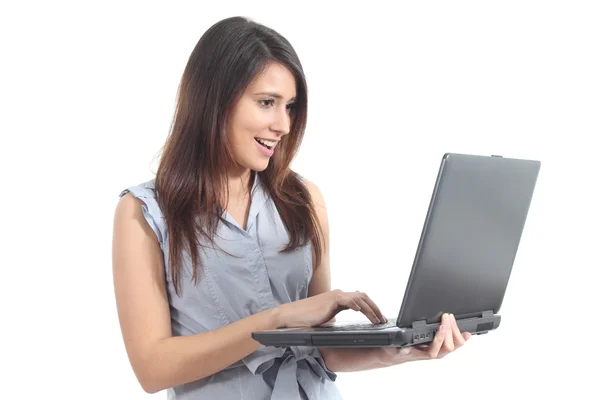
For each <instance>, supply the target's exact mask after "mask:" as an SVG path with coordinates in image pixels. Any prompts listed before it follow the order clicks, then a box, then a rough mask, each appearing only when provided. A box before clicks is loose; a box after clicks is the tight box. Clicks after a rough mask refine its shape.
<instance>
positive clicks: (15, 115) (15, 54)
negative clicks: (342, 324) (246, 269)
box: [0, 0, 600, 399]
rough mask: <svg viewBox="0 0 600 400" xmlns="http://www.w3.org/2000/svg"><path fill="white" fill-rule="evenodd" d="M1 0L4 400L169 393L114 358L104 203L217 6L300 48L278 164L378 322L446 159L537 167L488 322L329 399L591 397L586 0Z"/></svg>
mask: <svg viewBox="0 0 600 400" xmlns="http://www.w3.org/2000/svg"><path fill="white" fill-rule="evenodd" d="M15 4H17V2H14V3H9V2H3V3H2V6H1V8H0V41H1V46H0V52H1V53H0V57H1V58H2V62H1V63H0V68H1V73H0V106H1V108H0V113H1V114H0V115H1V126H0V134H1V141H0V154H1V158H0V166H1V169H0V171H1V172H0V173H1V174H2V175H1V189H0V190H2V195H1V197H0V198H1V200H0V201H1V202H2V204H1V209H0V210H1V212H2V218H1V221H2V230H1V232H2V240H1V243H2V258H1V259H0V260H1V263H2V279H1V280H0V282H1V283H2V290H1V291H0V296H1V307H2V325H1V326H2V328H1V329H0V335H1V341H0V343H1V344H0V346H2V351H1V355H0V364H1V368H2V371H4V372H3V373H2V374H3V377H2V386H1V387H0V398H19V399H21V398H22V399H41V398H50V397H52V398H54V397H56V398H63V399H145V398H157V399H161V398H165V394H164V393H159V394H156V395H148V394H146V393H144V392H143V391H142V389H141V388H140V386H139V384H138V383H137V381H136V379H135V377H134V375H133V372H132V370H131V367H130V366H129V363H128V360H127V357H126V354H125V349H124V346H123V343H122V339H121V336H120V328H119V324H118V320H117V316H116V309H115V303H114V294H113V287H112V271H111V254H110V253H111V239H112V237H111V236H112V219H113V213H114V208H115V205H116V204H117V201H118V194H119V192H120V191H121V190H122V189H123V188H125V187H128V186H130V185H134V184H137V183H140V182H142V181H145V180H147V179H150V178H152V177H153V172H154V171H155V170H156V165H157V160H156V156H157V154H158V151H159V150H160V147H161V146H162V144H163V142H164V139H165V138H166V135H167V132H168V128H169V124H170V122H171V118H172V116H173V111H174V105H175V93H176V89H177V85H178V82H179V79H180V77H181V74H182V72H183V69H184V67H185V63H186V62H187V58H188V56H189V54H190V52H191V51H192V49H193V47H194V46H195V44H196V42H197V41H198V39H199V38H200V36H201V35H202V34H203V33H204V31H206V29H208V28H209V27H210V25H212V24H213V23H215V22H217V21H218V20H220V19H221V18H225V17H229V16H233V15H243V16H248V17H250V18H252V19H254V20H256V21H257V22H261V23H264V24H266V25H268V26H270V27H272V28H274V29H276V30H278V31H279V32H280V33H282V34H283V35H284V36H286V37H287V38H288V39H289V40H290V41H291V43H292V45H293V46H294V47H295V49H296V50H297V52H298V54H299V56H300V58H301V61H302V63H303V65H304V68H305V72H306V75H307V80H308V85H309V105H310V109H309V123H308V128H307V134H306V138H305V141H304V143H303V146H302V148H301V151H300V154H299V155H298V157H297V158H296V160H295V162H294V164H293V168H294V169H295V170H296V171H298V172H300V173H301V174H303V175H304V176H306V177H307V178H309V179H311V180H313V181H314V182H315V183H317V185H319V186H320V188H321V190H322V191H323V193H324V195H325V199H326V202H327V205H328V208H329V218H330V224H331V241H332V273H333V285H334V287H336V288H342V289H345V290H357V289H359V290H362V291H365V292H367V293H368V294H370V295H371V297H372V298H374V299H375V301H376V302H377V303H378V304H379V305H380V306H381V308H382V309H383V311H384V313H385V314H386V315H388V316H392V317H393V316H394V315H395V314H396V313H397V312H398V309H399V306H400V302H401V299H402V295H403V292H404V285H405V283H406V279H407V277H408V274H409V272H410V268H411V265H412V261H413V257H414V252H415V249H416V246H417V242H418V238H419V235H420V231H421V228H422V224H423V219H424V217H425V212H426V209H427V206H428V202H429V199H430V195H431V190H432V188H433V184H434V180H435V176H436V173H437V168H438V166H439V161H440V158H441V156H442V155H443V154H444V153H445V152H462V153H473V154H483V155H490V154H501V155H504V156H507V157H521V158H532V159H538V160H541V161H542V168H541V171H540V175H539V179H538V185H537V187H536V191H535V194H534V198H533V202H532V204H531V209H530V213H529V217H528V220H527V223H526V226H525V231H524V234H523V237H522V241H521V246H520V248H519V253H518V256H517V259H516V262H515V265H514V269H513V274H512V276H511V281H510V285H509V288H508V291H507V293H506V296H505V300H504V303H503V306H502V309H501V314H502V316H503V321H502V325H501V327H500V328H499V329H498V330H497V331H495V332H493V333H490V334H488V335H484V336H481V337H476V338H473V340H472V341H471V342H470V343H469V344H468V345H467V346H466V347H464V348H463V349H461V350H460V351H458V352H456V353H454V354H451V355H450V356H448V357H447V358H445V359H443V360H439V361H423V362H418V363H410V364H405V365H401V366H396V367H392V368H388V369H381V370H374V371H368V372H358V373H351V374H340V375H339V378H338V384H339V388H340V391H341V392H342V394H343V395H344V396H345V398H346V399H362V398H365V396H372V395H375V394H379V395H383V394H387V395H386V398H411V397H414V396H423V395H426V396H427V397H434V396H436V397H438V398H450V399H455V398H456V399H458V398H465V397H475V398H486V399H500V398H507V397H508V396H509V395H511V396H512V395H514V396H519V397H524V396H531V397H535V398H542V397H547V396H553V397H554V395H556V396H558V397H560V396H570V395H573V396H574V397H583V398H590V397H594V396H597V386H596V380H597V378H598V367H597V363H598V356H599V353H598V348H599V346H598V339H597V338H598V335H599V334H600V324H599V323H598V319H599V316H598V315H597V310H598V305H599V303H600V302H599V301H598V294H597V292H598V291H597V281H596V279H597V277H598V268H599V267H600V262H599V261H598V241H599V239H600V235H599V234H598V225H599V223H600V218H599V212H598V184H599V180H598V171H599V169H600V168H599V167H598V165H599V164H598V161H597V160H596V156H597V154H598V150H597V145H595V144H593V143H595V142H596V140H595V139H596V136H597V135H598V133H599V128H600V118H599V111H600V24H599V23H598V21H599V20H600V10H599V6H598V5H597V3H596V2H582V1H563V2H558V1H536V2H533V1H523V0H520V1H502V2H499V1H495V2H490V1H469V2H467V1H443V2H441V1H440V2H434V1H428V2H410V3H409V2H406V3H400V4H398V3H397V2H395V3H394V5H393V6H392V5H391V3H390V4H386V3H380V2H376V1H369V2H363V3H356V4H354V3H353V4H352V5H351V4H349V3H348V2H338V3H333V2H323V1H322V2H319V3H318V5H313V4H306V3H304V2H262V3H257V2H247V3H240V4H234V3H231V2H225V1H221V2H177V3H175V2H166V1H165V2H162V3H156V2H138V3H133V2H125V1H123V2H112V3H111V2H106V1H105V2H97V3H95V4H94V3H92V2H73V3H71V4H67V3H64V2H61V3H60V4H58V3H57V2H41V1H39V2H19V3H18V6H17V5H15ZM15 7H17V8H15ZM354 317H356V314H348V312H345V313H343V314H342V315H341V316H340V318H341V319H346V318H354ZM367 398H368V397H367ZM417 398H419V397H417Z"/></svg>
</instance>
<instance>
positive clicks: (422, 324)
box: [412, 320, 427, 329]
mask: <svg viewBox="0 0 600 400" xmlns="http://www.w3.org/2000/svg"><path fill="white" fill-rule="evenodd" d="M425 325H427V321H425V320H422V321H415V322H413V323H412V327H413V329H415V328H420V327H422V326H425Z"/></svg>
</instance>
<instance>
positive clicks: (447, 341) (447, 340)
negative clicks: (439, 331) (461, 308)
mask: <svg viewBox="0 0 600 400" xmlns="http://www.w3.org/2000/svg"><path fill="white" fill-rule="evenodd" d="M442 319H443V321H442V324H443V325H445V326H446V336H445V337H444V350H446V351H447V352H451V351H454V338H453V333H452V323H451V322H450V319H451V318H450V314H444V316H443V317H442Z"/></svg>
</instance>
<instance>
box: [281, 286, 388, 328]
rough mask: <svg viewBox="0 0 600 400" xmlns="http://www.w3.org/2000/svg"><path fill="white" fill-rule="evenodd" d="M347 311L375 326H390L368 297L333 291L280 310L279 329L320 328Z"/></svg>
mask: <svg viewBox="0 0 600 400" xmlns="http://www.w3.org/2000/svg"><path fill="white" fill-rule="evenodd" d="M347 309H352V310H354V311H360V312H362V313H363V314H364V315H365V316H366V317H367V318H368V319H369V320H370V321H371V322H372V323H374V324H380V323H384V322H387V319H386V318H385V317H384V316H383V315H382V314H381V310H379V307H377V305H376V304H375V303H374V302H373V300H371V299H370V298H369V296H367V295H366V294H365V293H362V292H343V291H341V290H332V291H329V292H325V293H321V294H318V295H316V296H312V297H308V298H306V299H302V300H298V301H294V302H292V303H286V304H282V305H280V306H278V307H277V311H278V320H279V323H278V325H279V327H281V328H297V327H307V326H318V325H321V324H324V323H326V322H328V321H330V320H331V319H332V318H333V317H335V316H336V315H337V314H338V313H339V312H340V311H343V310H347Z"/></svg>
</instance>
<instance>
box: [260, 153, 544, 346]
mask: <svg viewBox="0 0 600 400" xmlns="http://www.w3.org/2000/svg"><path fill="white" fill-rule="evenodd" d="M540 165H541V163H540V162H539V161H536V160H524V159H515V158H506V157H502V156H497V155H493V156H481V155H470V154H457V153H447V154H445V155H444V156H443V157H442V161H441V165H440V168H439V171H438V175H437V179H436V182H435V186H434V189H433V195H432V196H431V200H430V204H429V209H428V211H427V216H426V218H425V223H424V226H423V229H422V232H421V238H420V241H419V244H418V247H417V251H416V255H415V258H414V262H413V266H412V270H411V273H410V276H409V279H408V282H407V284H406V289H405V292H404V298H403V300H402V304H401V306H400V311H399V313H398V317H397V318H393V319H390V318H388V322H387V323H385V324H372V323H370V322H360V323H352V322H330V323H326V324H324V325H321V326H315V327H300V328H280V329H276V330H268V331H262V332H253V333H252V337H253V338H254V339H255V340H256V341H258V342H259V343H261V344H263V345H265V346H274V347H288V346H318V347H383V346H394V347H399V348H401V347H407V346H413V345H419V344H427V343H429V342H431V341H432V340H433V338H434V336H435V333H436V331H437V329H438V327H439V325H440V323H441V317H442V314H443V313H446V312H447V313H453V314H454V316H455V318H456V321H457V325H458V327H459V329H460V330H461V331H462V332H471V334H474V335H480V334H485V333H488V332H490V331H493V330H495V329H497V328H498V327H499V325H500V320H501V316H500V315H499V311H500V307H501V305H502V301H503V298H504V294H505V292H506V288H507V285H508V281H509V277H510V274H511V270H512V268H513V263H514V260H515V257H516V255H517V249H518V247H519V242H520V239H521V235H522V233H523V229H524V225H525V221H526V218H527V213H528V211H529V206H530V203H531V199H532V196H533V192H534V188H535V184H536V181H537V177H538V173H539V170H540ZM384 272H385V271H382V273H384Z"/></svg>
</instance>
